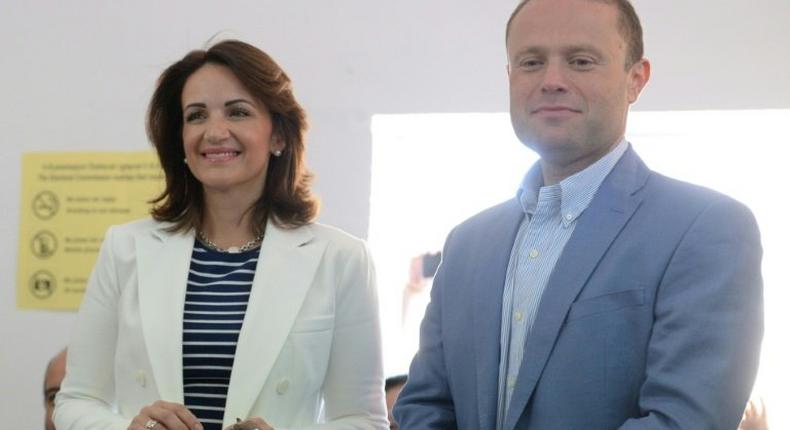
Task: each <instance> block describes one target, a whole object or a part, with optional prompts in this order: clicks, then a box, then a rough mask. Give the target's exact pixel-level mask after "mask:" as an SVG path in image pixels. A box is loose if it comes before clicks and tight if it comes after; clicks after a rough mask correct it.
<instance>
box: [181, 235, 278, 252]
mask: <svg viewBox="0 0 790 430" xmlns="http://www.w3.org/2000/svg"><path fill="white" fill-rule="evenodd" d="M197 234H198V238H199V239H200V241H201V242H203V244H204V245H206V246H208V247H209V248H211V249H212V250H214V251H218V252H226V253H228V254H238V253H241V252H244V251H249V250H251V249H253V248H255V247H257V246H258V245H260V244H261V242H262V241H263V233H261V234H259V235H258V236H257V237H255V238H253V239H252V240H250V241H249V242H247V243H245V244H244V245H241V246H230V247H228V248H220V247H219V246H217V244H216V243H214V242H212V241H211V240H210V239H209V238H208V237H207V236H206V233H203V232H202V231H200V230H198V232H197Z"/></svg>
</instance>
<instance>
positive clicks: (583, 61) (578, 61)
mask: <svg viewBox="0 0 790 430" xmlns="http://www.w3.org/2000/svg"><path fill="white" fill-rule="evenodd" d="M570 63H571V66H573V67H575V68H577V69H589V68H591V67H592V66H593V65H595V62H593V60H591V59H589V58H574V59H572V60H571V61H570Z"/></svg>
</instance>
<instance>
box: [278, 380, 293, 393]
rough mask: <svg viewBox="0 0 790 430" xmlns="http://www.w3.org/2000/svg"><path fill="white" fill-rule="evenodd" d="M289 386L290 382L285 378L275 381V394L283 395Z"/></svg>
mask: <svg viewBox="0 0 790 430" xmlns="http://www.w3.org/2000/svg"><path fill="white" fill-rule="evenodd" d="M290 386H291V383H290V382H288V380H287V379H283V380H282V381H280V382H278V383H277V394H280V395H283V394H285V393H287V392H288V388H289V387H290Z"/></svg>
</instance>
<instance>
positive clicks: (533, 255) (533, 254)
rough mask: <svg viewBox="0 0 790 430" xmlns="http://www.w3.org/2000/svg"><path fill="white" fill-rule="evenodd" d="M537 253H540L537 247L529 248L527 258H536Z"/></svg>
mask: <svg viewBox="0 0 790 430" xmlns="http://www.w3.org/2000/svg"><path fill="white" fill-rule="evenodd" d="M538 255H540V253H539V252H538V250H537V249H530V250H529V258H538Z"/></svg>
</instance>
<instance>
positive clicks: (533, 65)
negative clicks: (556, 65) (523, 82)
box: [519, 59, 543, 70]
mask: <svg viewBox="0 0 790 430" xmlns="http://www.w3.org/2000/svg"><path fill="white" fill-rule="evenodd" d="M542 65H543V62H542V61H540V60H534V59H532V60H523V61H521V62H520V63H519V66H521V68H523V69H528V70H532V69H537V68H538V67H540V66H542Z"/></svg>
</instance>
